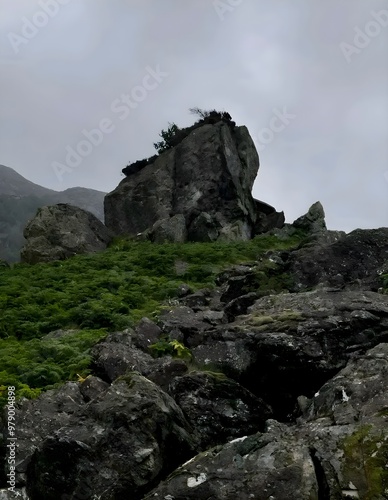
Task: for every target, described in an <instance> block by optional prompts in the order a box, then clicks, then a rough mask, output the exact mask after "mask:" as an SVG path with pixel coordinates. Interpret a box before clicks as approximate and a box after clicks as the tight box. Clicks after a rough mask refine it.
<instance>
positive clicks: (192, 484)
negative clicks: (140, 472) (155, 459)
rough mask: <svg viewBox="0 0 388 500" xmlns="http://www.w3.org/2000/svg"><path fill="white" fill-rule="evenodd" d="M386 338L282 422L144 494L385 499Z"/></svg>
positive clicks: (213, 452)
mask: <svg viewBox="0 0 388 500" xmlns="http://www.w3.org/2000/svg"><path fill="white" fill-rule="evenodd" d="M387 383H388V344H380V345H378V346H376V347H375V348H373V349H371V350H370V351H368V352H367V353H366V354H365V355H364V356H359V357H357V358H355V359H354V360H352V361H350V362H349V364H348V366H347V367H346V368H345V369H343V370H342V371H340V372H339V373H338V375H337V376H336V377H334V378H333V379H332V380H331V381H330V382H328V383H327V384H325V385H324V386H323V387H322V389H321V390H320V391H319V392H318V393H317V394H316V395H315V396H314V397H313V398H312V399H311V400H308V401H306V402H305V404H306V408H307V409H306V411H305V414H304V415H303V416H302V417H301V418H300V419H299V420H298V422H297V424H295V425H293V426H287V425H284V424H279V423H278V422H276V421H274V420H268V421H267V427H266V432H264V433H257V434H255V435H251V436H244V437H241V438H239V439H235V440H232V441H230V442H229V443H227V444H224V445H222V446H217V447H215V448H212V449H210V450H207V451H206V452H203V453H201V454H199V455H198V456H197V457H195V459H194V460H191V461H190V462H189V463H187V464H184V465H182V466H181V467H179V468H178V469H177V470H176V471H174V473H173V474H172V475H171V476H170V477H169V478H167V480H166V481H164V482H163V483H162V484H161V485H159V486H158V487H157V488H156V489H154V490H153V491H152V492H150V493H149V494H148V495H147V496H146V497H145V499H147V500H151V499H160V498H164V499H166V498H185V499H186V498H187V499H197V498H212V499H215V500H229V499H231V498H241V499H243V500H248V499H251V498H268V499H269V498H272V499H277V500H289V499H290V498H300V499H306V500H309V499H314V500H315V499H316V500H319V499H338V500H340V499H344V498H359V499H364V498H370V499H371V498H376V499H383V498H387V493H388V471H387V456H388V429H387V422H386V419H387V417H386V411H387V410H386V409H387V404H388V392H387V391H386V386H387Z"/></svg>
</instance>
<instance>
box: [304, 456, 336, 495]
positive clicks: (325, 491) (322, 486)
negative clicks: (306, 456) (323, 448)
mask: <svg viewBox="0 0 388 500" xmlns="http://www.w3.org/2000/svg"><path fill="white" fill-rule="evenodd" d="M309 451H310V457H311V461H312V463H313V466H314V470H315V477H316V478H317V484H318V500H330V498H331V497H330V487H329V484H328V482H327V479H326V474H325V471H324V469H323V466H322V464H321V461H320V458H319V456H318V452H317V450H316V449H315V448H310V450H309Z"/></svg>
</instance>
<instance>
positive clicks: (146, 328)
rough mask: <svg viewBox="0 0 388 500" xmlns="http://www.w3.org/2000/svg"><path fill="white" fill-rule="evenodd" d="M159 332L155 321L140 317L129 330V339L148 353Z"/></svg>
mask: <svg viewBox="0 0 388 500" xmlns="http://www.w3.org/2000/svg"><path fill="white" fill-rule="evenodd" d="M161 333H162V331H161V329H160V328H159V327H158V325H157V324H156V323H154V322H153V321H151V320H150V319H148V318H142V319H141V320H140V321H139V323H138V324H137V325H136V326H135V328H134V329H133V331H132V332H131V341H132V344H133V345H134V346H135V347H137V348H138V349H141V350H142V351H144V352H146V353H147V354H149V352H150V349H149V347H150V345H152V344H155V342H157V341H158V339H159V337H160V334H161Z"/></svg>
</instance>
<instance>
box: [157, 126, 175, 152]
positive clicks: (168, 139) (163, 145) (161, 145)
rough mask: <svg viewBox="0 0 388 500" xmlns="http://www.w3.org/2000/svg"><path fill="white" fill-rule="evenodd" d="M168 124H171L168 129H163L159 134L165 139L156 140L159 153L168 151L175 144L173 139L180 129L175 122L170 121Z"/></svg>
mask: <svg viewBox="0 0 388 500" xmlns="http://www.w3.org/2000/svg"><path fill="white" fill-rule="evenodd" d="M168 125H169V127H168V129H167V130H162V131H161V133H160V134H159V136H160V137H161V138H162V139H163V141H159V142H154V148H155V149H156V150H157V152H158V153H163V152H164V151H167V150H168V149H170V148H171V147H172V146H173V144H172V139H173V138H174V136H175V135H176V133H177V132H178V131H179V127H178V125H176V124H175V123H169V124H168Z"/></svg>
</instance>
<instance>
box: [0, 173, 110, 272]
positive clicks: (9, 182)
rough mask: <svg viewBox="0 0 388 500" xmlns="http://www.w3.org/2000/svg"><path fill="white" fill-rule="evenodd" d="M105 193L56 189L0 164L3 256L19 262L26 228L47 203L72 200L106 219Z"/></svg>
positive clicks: (0, 239) (0, 236) (0, 253)
mask: <svg viewBox="0 0 388 500" xmlns="http://www.w3.org/2000/svg"><path fill="white" fill-rule="evenodd" d="M104 196H105V193H103V192H101V191H96V190H94V189H87V188H82V187H74V188H69V189H66V190H65V191H54V190H52V189H47V188H44V187H42V186H39V185H38V184H35V183H33V182H31V181H29V180H27V179H25V178H24V177H23V176H21V175H20V174H18V173H17V172H16V171H15V170H13V169H12V168H9V167H6V166H4V165H0V259H4V260H6V261H8V262H17V261H18V260H19V257H20V249H21V247H22V246H23V243H24V238H23V228H24V226H25V225H26V223H27V221H28V220H29V219H31V218H32V217H33V216H34V215H35V213H36V210H37V209H38V208H39V207H41V206H44V205H54V204H56V203H70V204H72V205H75V206H78V207H80V208H83V209H85V210H88V211H90V212H92V213H93V214H94V215H96V217H98V218H99V219H100V220H102V221H103V220H104V208H103V203H104Z"/></svg>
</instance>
